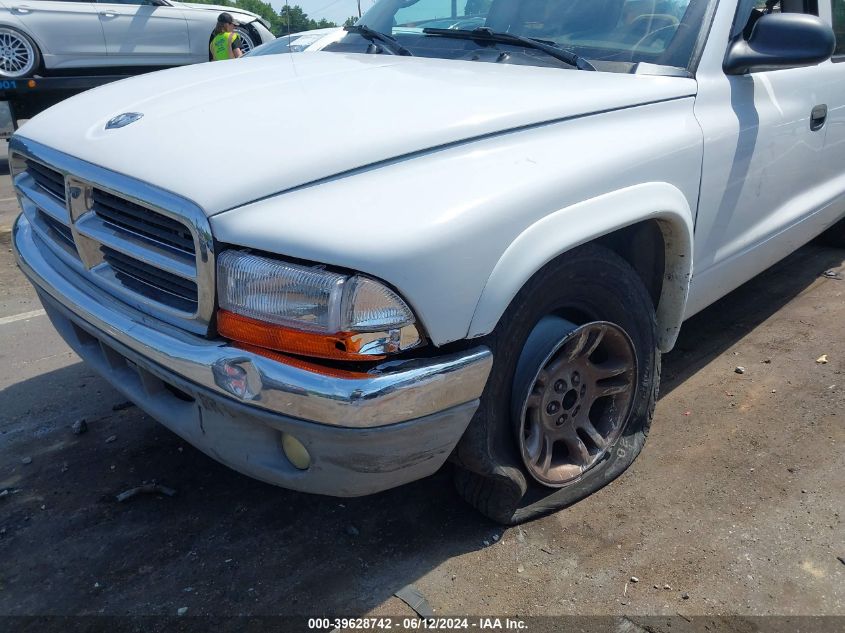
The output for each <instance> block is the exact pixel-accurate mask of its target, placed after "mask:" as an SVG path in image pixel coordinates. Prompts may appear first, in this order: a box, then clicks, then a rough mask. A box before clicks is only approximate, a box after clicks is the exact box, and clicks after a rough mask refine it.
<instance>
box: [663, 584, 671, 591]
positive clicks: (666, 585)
mask: <svg viewBox="0 0 845 633" xmlns="http://www.w3.org/2000/svg"><path fill="white" fill-rule="evenodd" d="M663 588H664V589H666V590H667V591H668V590H670V589H672V587H671V585H669V584H665V585H663Z"/></svg>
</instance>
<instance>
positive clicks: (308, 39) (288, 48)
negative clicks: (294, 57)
mask: <svg viewBox="0 0 845 633" xmlns="http://www.w3.org/2000/svg"><path fill="white" fill-rule="evenodd" d="M344 35H346V31H344V30H343V29H342V28H340V27H330V28H327V29H314V30H312V31H301V32H300V33H291V34H290V35H282V36H280V37H278V38H276V39H275V40H273V41H272V42H269V43H267V44H262V45H261V46H258V47H256V48H255V49H253V50H251V51H250V52H249V53H248V54H249V56H250V57H257V56H259V55H278V54H280V53H301V52H302V51H306V50H307V51H309V52H313V51H319V50H322V49H323V48H325V47H326V46H328V45H329V44H332V43H334V42H336V41H338V40H339V39H341V38H343V36H344Z"/></svg>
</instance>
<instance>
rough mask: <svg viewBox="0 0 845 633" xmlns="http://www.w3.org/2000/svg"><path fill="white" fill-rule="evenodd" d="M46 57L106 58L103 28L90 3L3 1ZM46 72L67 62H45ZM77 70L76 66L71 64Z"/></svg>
mask: <svg viewBox="0 0 845 633" xmlns="http://www.w3.org/2000/svg"><path fill="white" fill-rule="evenodd" d="M3 4H4V5H5V6H6V7H7V8H8V9H9V13H11V15H12V16H14V17H15V18H17V19H18V20H19V21H20V23H21V24H22V25H23V27H24V30H26V31H27V32H29V33H30V34H31V35H32V36H33V38H35V41H36V42H37V43H38V46H39V48H41V51H42V53H44V55H45V57H47V56H48V55H51V56H56V57H62V58H72V59H73V60H77V61H78V60H79V58H80V57H82V58H85V57H88V56H100V55H103V56H104V55H105V54H106V43H105V39H104V38H103V28H102V27H101V26H100V19H99V17H98V16H97V10H96V8H95V5H94V3H93V2H75V1H73V0H70V1H67V2H65V1H61V0H6V1H5V2H4V3H3ZM45 61H46V62H47V67H48V68H61V67H62V62H67V61H70V59H45ZM73 65H75V66H78V65H79V64H78V63H76V64H73Z"/></svg>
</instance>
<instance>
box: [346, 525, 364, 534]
mask: <svg viewBox="0 0 845 633" xmlns="http://www.w3.org/2000/svg"><path fill="white" fill-rule="evenodd" d="M346 533H347V534H348V535H349V536H358V535H359V534H360V533H361V531H360V530H359V529H358V528H356V527H355V526H354V525H347V526H346Z"/></svg>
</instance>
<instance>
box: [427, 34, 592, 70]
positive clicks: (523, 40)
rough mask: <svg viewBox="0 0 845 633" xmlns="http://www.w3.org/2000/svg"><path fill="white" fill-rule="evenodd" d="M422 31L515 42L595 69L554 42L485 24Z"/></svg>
mask: <svg viewBox="0 0 845 633" xmlns="http://www.w3.org/2000/svg"><path fill="white" fill-rule="evenodd" d="M423 33H425V34H426V35H440V36H442V37H455V38H460V39H464V40H475V41H479V42H498V43H500V44H515V45H517V46H524V47H525V48H533V49H536V50H538V51H543V52H544V53H546V54H547V55H549V56H551V57H554V58H555V59H559V60H560V61H562V62H564V63H567V64H569V65H570V66H574V67H575V68H577V69H578V70H595V69H596V68H595V66H593V65H592V64H591V63H590V62H588V61H587V60H586V59H584V58H583V57H581V56H580V55H578V54H577V53H573V52H572V51H568V50H566V49H563V48H560V47H559V46H558V45H557V44H555V43H554V42H548V41H546V40H536V39H534V38H533V37H523V36H522V35H514V34H513V33H499V32H497V31H494V30H493V29H490V28H487V27H486V26H481V27H478V28H477V29H473V30H471V31H470V30H467V29H423Z"/></svg>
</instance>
